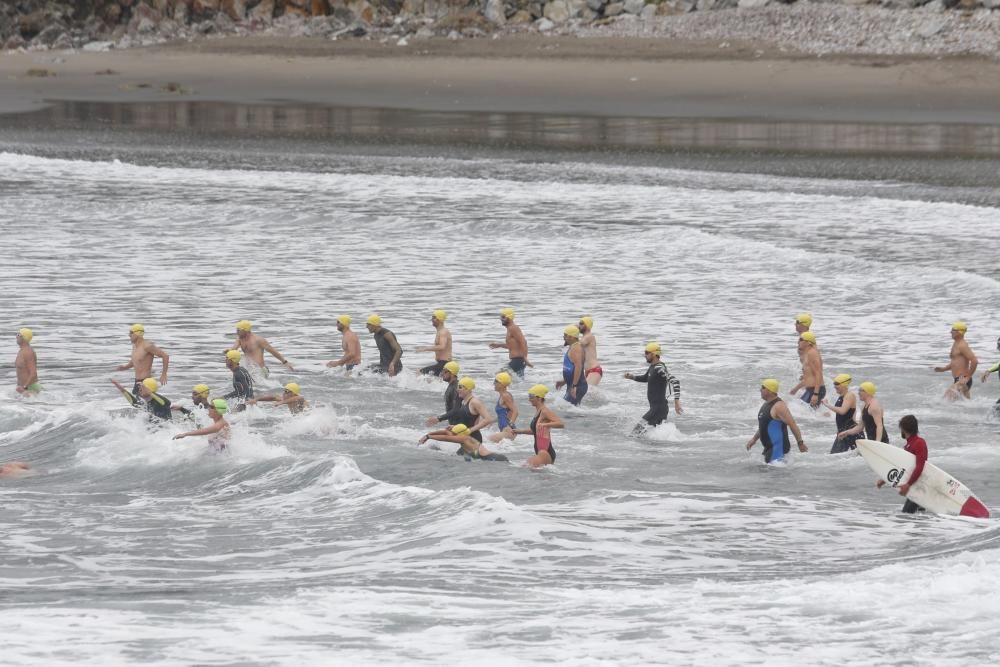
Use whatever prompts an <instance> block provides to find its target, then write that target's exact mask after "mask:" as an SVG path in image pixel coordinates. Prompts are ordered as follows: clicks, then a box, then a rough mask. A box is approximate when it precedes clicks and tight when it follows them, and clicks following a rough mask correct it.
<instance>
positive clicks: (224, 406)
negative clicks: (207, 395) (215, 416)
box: [212, 398, 229, 415]
mask: <svg viewBox="0 0 1000 667" xmlns="http://www.w3.org/2000/svg"><path fill="white" fill-rule="evenodd" d="M212 407H213V408H215V411H216V412H218V413H219V414H220V415H224V414H226V413H227V412H229V404H228V403H226V401H225V399H223V398H217V399H215V400H214V401H212Z"/></svg>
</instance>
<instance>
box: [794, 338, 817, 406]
mask: <svg viewBox="0 0 1000 667" xmlns="http://www.w3.org/2000/svg"><path fill="white" fill-rule="evenodd" d="M799 360H800V361H801V362H802V379H801V380H800V381H799V383H798V384H797V385H795V386H794V387H792V390H791V391H790V392H789V393H790V394H791V395H792V396H795V395H796V394H798V393H799V390H800V389H803V388H805V391H804V392H803V393H802V401H803V402H804V403H808V404H809V405H810V406H812V407H814V408H815V407H816V406H818V405H819V402H820V401H822V400H823V399H824V398H826V385H825V384H823V357H822V356H820V353H819V348H818V347H817V346H816V334H814V333H813V332H811V331H804V332H802V333H801V334H799Z"/></svg>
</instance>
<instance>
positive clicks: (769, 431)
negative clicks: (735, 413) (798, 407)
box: [747, 378, 809, 463]
mask: <svg viewBox="0 0 1000 667" xmlns="http://www.w3.org/2000/svg"><path fill="white" fill-rule="evenodd" d="M779 388H780V385H779V384H778V381H777V380H775V379H774V378H767V379H766V380H761V381H760V397H761V398H762V399H764V405H762V406H760V411H759V412H758V413H757V432H756V433H754V434H753V437H752V438H750V440H749V441H748V442H747V451H750V450H751V449H752V448H753V446H754V445H755V444H757V441H758V440H760V443H761V445H762V446H763V447H764V462H765V463H774V462H777V461H784V460H785V455H786V454H788V452H789V451H791V448H792V446H791V443H790V442H789V441H788V430H789V429H791V430H792V434H793V435H794V436H795V442H797V443H798V445H799V451H800V452H807V451H809V448H808V447H806V442H805V440H803V439H802V432H801V431H800V430H799V425H798V424H796V423H795V417H793V416H792V411H791V410H789V409H788V404H787V403H785V402H784V401H783V400H781V399H780V398H778V389H779Z"/></svg>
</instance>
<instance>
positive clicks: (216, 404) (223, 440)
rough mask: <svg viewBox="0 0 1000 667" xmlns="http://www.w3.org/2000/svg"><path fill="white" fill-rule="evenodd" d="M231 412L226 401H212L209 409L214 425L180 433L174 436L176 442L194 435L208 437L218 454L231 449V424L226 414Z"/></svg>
mask: <svg viewBox="0 0 1000 667" xmlns="http://www.w3.org/2000/svg"><path fill="white" fill-rule="evenodd" d="M227 412H229V405H228V404H227V403H226V401H225V400H223V399H221V398H217V399H215V400H214V401H212V406H211V407H210V408H209V409H208V416H209V417H211V418H212V423H211V424H210V425H209V426H206V427H205V428H199V429H196V430H194V431H186V432H184V433H178V434H177V435H175V436H174V440H180V439H181V438H188V437H191V436H193V435H207V436H209V438H208V444H209V445H210V446H211V447H212V449H214V450H215V451H217V452H221V451H223V450H225V449H227V448H228V447H229V438H230V431H229V422H227V421H226V418H225V416H224V415H225V414H226V413H227Z"/></svg>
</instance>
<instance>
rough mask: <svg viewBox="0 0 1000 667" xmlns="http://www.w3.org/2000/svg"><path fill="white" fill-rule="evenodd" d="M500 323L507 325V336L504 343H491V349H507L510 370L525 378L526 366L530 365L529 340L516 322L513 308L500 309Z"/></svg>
mask: <svg viewBox="0 0 1000 667" xmlns="http://www.w3.org/2000/svg"><path fill="white" fill-rule="evenodd" d="M500 324H502V325H503V326H504V327H506V329H507V337H506V338H505V339H504V342H502V343H490V349H491V350H496V349H497V348H504V349H506V350H507V354H508V355H509V357H510V360H509V361H508V362H507V365H508V366H509V367H510V370H512V371H514V372H515V373H517V376H518V377H519V378H523V377H524V367H525V366H529V365H530V364H529V363H528V341H526V340H525V339H524V333H522V332H521V327H519V326H517V325H516V324H514V309H513V308H504V309H503V310H501V311H500Z"/></svg>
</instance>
